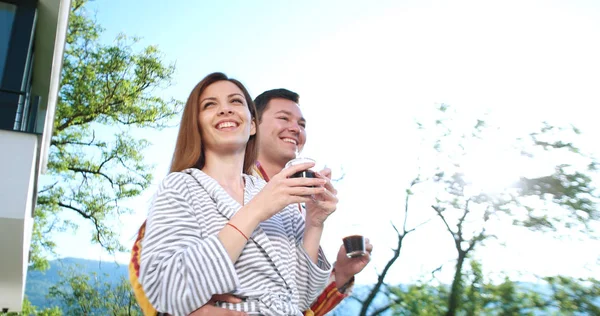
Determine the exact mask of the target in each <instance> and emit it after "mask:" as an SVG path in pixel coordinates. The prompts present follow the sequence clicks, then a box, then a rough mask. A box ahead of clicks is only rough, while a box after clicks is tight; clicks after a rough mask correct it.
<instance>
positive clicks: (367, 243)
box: [365, 238, 373, 253]
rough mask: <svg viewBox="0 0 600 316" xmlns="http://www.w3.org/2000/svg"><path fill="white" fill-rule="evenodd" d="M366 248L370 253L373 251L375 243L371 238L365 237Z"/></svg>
mask: <svg viewBox="0 0 600 316" xmlns="http://www.w3.org/2000/svg"><path fill="white" fill-rule="evenodd" d="M365 250H367V252H368V253H371V251H373V245H372V244H371V241H370V240H369V238H365Z"/></svg>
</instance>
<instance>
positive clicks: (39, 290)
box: [25, 258, 128, 308]
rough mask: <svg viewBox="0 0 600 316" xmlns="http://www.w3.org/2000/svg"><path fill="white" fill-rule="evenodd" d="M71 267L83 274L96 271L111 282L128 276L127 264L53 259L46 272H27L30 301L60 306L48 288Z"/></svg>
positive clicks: (42, 305) (43, 305)
mask: <svg viewBox="0 0 600 316" xmlns="http://www.w3.org/2000/svg"><path fill="white" fill-rule="evenodd" d="M69 268H73V269H75V271H77V272H78V273H81V274H92V273H96V275H97V276H98V277H102V278H107V280H108V282H109V283H118V282H119V281H120V279H121V276H125V277H128V266H127V265H125V264H117V263H115V262H107V261H97V260H85V259H77V258H64V259H58V260H53V261H50V269H48V270H46V271H44V272H40V271H32V270H29V271H28V272H27V283H26V284H25V295H26V296H27V298H28V299H29V301H30V302H31V303H32V304H33V305H35V306H38V307H41V308H46V307H52V306H58V304H57V302H54V301H52V300H49V299H47V298H46V296H47V294H48V289H50V287H51V286H52V285H54V284H56V283H58V282H59V281H60V279H61V277H60V274H59V272H61V271H62V272H66V271H68V269H69ZM105 274H106V275H107V276H106V275H105Z"/></svg>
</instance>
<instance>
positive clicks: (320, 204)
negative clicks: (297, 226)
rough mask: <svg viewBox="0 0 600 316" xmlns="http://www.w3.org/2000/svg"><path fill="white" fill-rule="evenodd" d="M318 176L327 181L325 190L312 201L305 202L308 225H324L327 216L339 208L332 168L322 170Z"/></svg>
mask: <svg viewBox="0 0 600 316" xmlns="http://www.w3.org/2000/svg"><path fill="white" fill-rule="evenodd" d="M318 177H319V178H321V179H324V180H326V181H327V182H326V183H325V185H324V187H325V192H323V193H321V194H316V195H314V198H313V199H312V200H311V201H308V202H306V203H305V204H306V225H307V226H315V227H319V226H321V227H322V226H323V223H324V222H325V220H326V219H327V217H329V215H331V214H332V213H333V212H335V210H336V208H337V203H338V198H337V190H336V189H335V188H334V187H333V184H332V183H331V169H329V168H326V169H323V170H321V171H320V172H319V173H318Z"/></svg>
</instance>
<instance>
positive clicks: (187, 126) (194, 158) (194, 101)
mask: <svg viewBox="0 0 600 316" xmlns="http://www.w3.org/2000/svg"><path fill="white" fill-rule="evenodd" d="M218 81H229V82H231V83H233V84H235V85H236V86H237V87H238V88H240V90H242V92H243V93H244V97H245V98H246V103H247V104H248V109H249V110H250V115H251V116H252V120H253V121H254V124H256V134H254V135H251V136H250V139H249V140H248V144H247V145H246V154H245V156H244V167H243V169H242V170H243V172H244V173H246V174H251V173H252V167H253V166H254V164H255V163H256V159H257V156H258V142H257V141H256V139H257V136H258V122H257V121H256V106H254V102H253V101H252V98H251V97H250V94H249V93H248V90H246V87H244V85H243V84H242V83H241V82H239V81H238V80H236V79H233V78H228V77H227V76H226V75H225V74H223V73H220V72H215V73H211V74H209V75H208V76H206V77H204V79H202V81H200V82H199V83H198V84H197V85H196V86H195V87H194V89H193V90H192V93H191V94H190V96H189V97H188V100H187V102H186V104H185V108H184V109H183V115H182V116H181V124H180V125H179V134H178V135H177V143H176V144H175V152H174V153H173V160H172V161H171V169H170V172H179V171H182V170H184V169H187V168H198V169H202V168H204V163H205V161H204V160H205V158H204V147H203V146H202V136H201V135H200V125H199V123H198V112H199V111H200V104H199V102H200V95H202V92H204V90H205V89H206V88H207V87H208V86H210V85H211V84H213V83H215V82H218Z"/></svg>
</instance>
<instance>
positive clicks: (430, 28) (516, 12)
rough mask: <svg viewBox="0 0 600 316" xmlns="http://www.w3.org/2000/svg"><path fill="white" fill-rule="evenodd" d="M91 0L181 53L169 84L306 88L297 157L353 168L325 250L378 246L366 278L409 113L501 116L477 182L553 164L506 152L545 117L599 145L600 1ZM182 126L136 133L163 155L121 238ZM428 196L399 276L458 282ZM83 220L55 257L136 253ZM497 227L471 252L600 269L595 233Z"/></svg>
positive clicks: (109, 19)
mask: <svg viewBox="0 0 600 316" xmlns="http://www.w3.org/2000/svg"><path fill="white" fill-rule="evenodd" d="M90 9H92V10H95V11H96V17H97V20H98V22H99V23H100V24H101V25H102V26H103V27H104V28H105V29H106V31H105V33H104V37H103V40H105V41H110V40H112V39H113V38H114V37H115V36H116V35H117V34H118V33H121V32H122V33H125V34H127V35H130V36H139V37H141V38H142V40H141V44H143V45H158V47H159V48H160V50H161V51H162V52H163V53H164V60H165V61H168V62H174V63H175V64H176V69H177V70H176V74H175V76H174V79H175V80H174V85H173V86H172V87H170V88H169V89H167V90H165V91H161V92H159V93H160V95H162V96H165V97H174V98H177V99H179V100H185V99H186V98H187V96H188V94H189V92H190V91H191V89H192V88H193V86H194V85H195V84H196V83H197V82H198V81H199V80H201V79H202V78H203V77H204V76H205V75H207V74H209V73H211V72H214V71H221V72H224V73H226V74H227V75H229V76H231V77H234V78H236V79H239V80H240V81H242V82H243V83H244V84H245V85H246V87H247V88H248V89H249V91H250V94H251V95H252V96H253V97H255V96H257V95H258V94H259V93H261V92H262V91H264V90H267V89H272V88H279V87H285V88H288V89H291V90H293V91H296V92H298V93H300V95H301V99H300V106H301V109H302V111H303V114H304V116H305V117H306V119H307V133H308V142H307V145H306V148H305V150H304V152H303V155H304V156H307V157H311V158H314V159H316V160H317V162H318V164H319V165H320V166H323V165H327V166H328V167H331V168H332V169H333V172H334V177H335V175H336V174H337V175H340V174H342V172H343V173H344V178H343V180H341V181H339V182H336V188H337V189H338V191H339V195H338V197H339V199H340V202H339V204H338V210H337V211H336V213H334V214H333V215H332V216H331V217H330V219H329V220H328V223H327V227H326V231H325V233H324V236H323V238H322V246H323V248H324V250H325V253H326V254H327V256H328V258H329V259H330V260H331V261H334V260H335V255H336V253H337V251H338V249H339V247H340V245H341V238H342V237H343V236H345V235H347V234H351V233H360V234H363V235H365V236H367V237H368V238H370V240H371V242H372V243H373V245H374V251H373V257H372V262H371V263H370V264H369V266H368V267H367V268H366V269H365V270H364V271H363V272H362V273H361V274H359V275H358V276H357V283H372V282H375V280H376V277H377V272H380V271H381V270H382V269H383V267H384V266H385V264H386V262H387V261H388V260H389V258H390V257H391V255H392V252H391V249H392V248H393V247H395V244H396V240H395V238H394V236H395V233H394V231H393V229H392V227H391V223H395V224H399V225H401V223H402V218H403V217H402V214H403V204H402V203H403V202H402V201H403V199H404V197H403V192H404V189H405V188H406V185H407V183H408V182H409V181H410V179H411V178H410V177H411V176H413V175H414V172H415V169H416V166H417V163H418V161H417V157H416V154H415V152H416V150H415V149H416V148H418V145H419V141H420V136H419V134H418V133H417V131H416V129H415V124H414V121H415V120H421V121H427V120H430V121H431V118H432V116H433V115H434V113H435V111H434V110H433V109H434V108H435V106H437V105H440V104H448V105H450V106H451V107H452V109H455V110H456V112H457V113H458V114H457V117H458V118H457V119H456V120H455V121H454V124H455V127H456V128H457V129H460V128H465V127H468V126H472V123H473V122H474V120H475V119H477V118H479V117H482V116H483V115H484V114H487V115H488V120H489V122H491V123H493V124H495V125H496V126H498V129H497V130H496V131H495V132H494V133H490V134H489V135H486V137H487V138H486V139H484V141H483V142H481V143H478V144H475V145H473V146H471V147H470V148H471V149H470V151H469V156H468V157H467V158H466V162H465V170H466V174H467V176H469V177H470V178H471V179H473V181H474V183H476V184H477V187H478V189H480V190H494V189H497V188H498V187H501V186H502V185H503V183H508V182H510V181H511V180H512V179H517V178H518V177H519V176H522V175H526V174H531V173H532V172H533V173H535V172H536V171H538V172H542V171H544V170H546V169H544V168H545V166H548V164H547V162H543V161H539V160H538V161H534V162H525V161H523V160H520V158H518V157H515V156H514V155H511V154H510V152H508V151H507V150H506V148H508V147H510V143H509V140H511V139H513V138H514V137H518V136H522V135H524V133H526V132H527V131H529V130H530V129H531V127H532V126H533V125H534V124H537V123H539V122H541V121H543V120H547V121H549V122H551V123H555V124H574V125H576V126H577V127H578V128H580V129H581V130H582V132H583V135H582V143H581V144H582V146H583V147H584V148H585V149H588V150H592V151H595V152H596V153H598V150H597V148H596V146H595V144H596V141H595V139H594V138H595V135H598V134H599V132H600V130H599V129H600V128H598V127H597V126H596V124H595V121H596V119H595V115H593V114H592V113H594V112H595V109H594V108H595V106H597V105H598V104H600V94H599V93H598V91H599V90H598V87H599V86H600V76H599V75H598V74H600V58H598V56H600V42H599V41H598V38H600V3H599V2H597V1H591V0H590V1H580V0H576V1H502V2H498V1H411V0H406V1H377V2H369V3H367V2H365V1H349V0H345V1H295V2H292V1H279V2H276V1H241V0H239V1H233V0H225V1H218V2H217V1H210V2H209V1H192V0H186V1H183V0H181V1H177V2H176V4H175V2H166V1H157V0H146V1H140V0H128V1H108V0H97V1H94V2H92V3H91V6H90ZM176 132H177V130H176V129H167V130H164V131H160V132H156V131H144V132H143V135H144V136H146V137H148V139H149V140H150V141H151V142H152V143H153V145H152V147H151V148H150V149H149V150H148V151H147V152H146V157H147V158H146V161H147V162H148V163H150V164H153V165H154V166H155V169H154V181H153V184H152V186H151V187H150V188H149V189H148V190H147V191H146V192H144V194H142V195H141V196H140V197H138V198H135V199H132V200H131V201H127V202H126V205H128V206H130V207H131V208H132V209H133V211H134V212H133V214H131V215H126V216H122V217H121V218H119V219H118V221H119V223H118V224H119V225H120V227H117V229H119V230H120V233H121V240H122V241H123V243H124V244H125V245H131V244H132V243H133V240H134V238H135V233H136V231H137V228H138V227H139V225H140V224H141V223H142V222H143V221H144V219H145V216H146V214H147V210H148V205H149V201H150V199H151V197H152V194H153V193H154V191H155V190H156V185H157V184H158V183H159V182H160V181H161V180H162V178H164V176H165V175H166V173H167V170H168V165H169V162H170V159H171V155H172V150H173V147H174V142H175V138H176ZM428 158H429V159H428ZM550 159H551V158H550ZM431 160H432V159H431V157H427V156H426V157H422V162H423V161H424V162H425V163H427V161H429V162H431ZM426 189H427V188H421V189H420V190H425V191H426ZM431 198H432V197H431V194H429V195H428V194H426V193H425V194H423V195H422V197H420V198H416V199H415V200H414V202H412V201H411V212H410V213H409V214H410V215H409V216H410V217H409V221H408V222H409V225H413V226H414V225H418V224H419V223H421V222H425V221H428V220H429V221H428V222H427V224H426V225H423V226H421V227H419V228H418V229H417V230H416V231H415V232H414V233H411V234H409V235H408V237H407V238H406V241H405V246H404V248H403V249H402V254H401V258H400V260H399V262H398V263H397V264H396V265H395V266H394V267H393V268H392V270H391V271H390V274H389V276H388V279H387V280H389V281H390V282H411V281H414V280H417V279H420V278H423V277H425V278H427V277H429V276H430V272H431V271H432V270H434V269H435V268H437V267H439V266H440V265H442V264H443V265H444V268H443V269H442V271H441V272H440V273H439V274H438V275H437V276H438V277H439V278H440V280H441V281H442V282H448V281H449V280H451V277H452V273H453V270H452V267H453V260H454V259H455V258H456V252H455V250H454V248H453V242H452V239H450V237H449V235H448V233H447V232H446V231H445V228H444V226H443V224H442V223H441V222H440V221H439V220H436V219H435V217H434V214H433V212H432V210H431V208H430V205H431ZM431 218H433V219H431ZM474 225H475V227H476V224H474ZM81 229H82V232H80V233H78V234H77V235H76V236H75V238H74V237H73V235H71V234H58V235H57V243H58V245H59V249H58V250H59V251H58V252H59V256H63V257H82V258H88V259H95V260H98V259H101V260H109V261H110V260H117V261H119V262H127V260H128V259H129V254H128V253H124V254H118V255H116V256H113V255H109V254H106V253H104V252H102V251H101V250H100V249H99V247H97V246H91V245H90V244H89V242H88V240H89V237H88V236H89V235H88V232H87V231H85V230H86V229H87V228H86V226H85V225H83V226H82V227H81ZM493 229H494V230H495V231H496V232H497V233H498V234H499V235H500V236H501V237H502V238H501V240H502V242H503V243H504V244H503V245H502V244H500V243H499V242H497V241H491V242H489V243H487V244H485V246H483V247H481V248H480V249H478V250H477V254H476V258H477V259H479V260H482V262H483V267H484V271H485V272H488V273H490V274H493V275H495V276H500V275H502V274H503V273H507V274H509V275H511V276H515V277H518V278H521V279H528V278H529V279H531V278H532V276H534V275H552V274H567V275H573V276H595V277H600V271H599V269H598V266H599V264H598V259H599V258H600V250H598V249H600V244H599V243H598V242H590V241H586V242H583V241H580V240H579V239H578V238H577V237H573V238H570V239H569V238H563V239H564V240H557V239H552V238H549V237H547V236H540V235H539V234H534V233H531V232H528V231H526V230H524V229H520V228H517V227H513V226H512V225H509V224H506V223H502V224H498V225H497V226H495V227H493Z"/></svg>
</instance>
